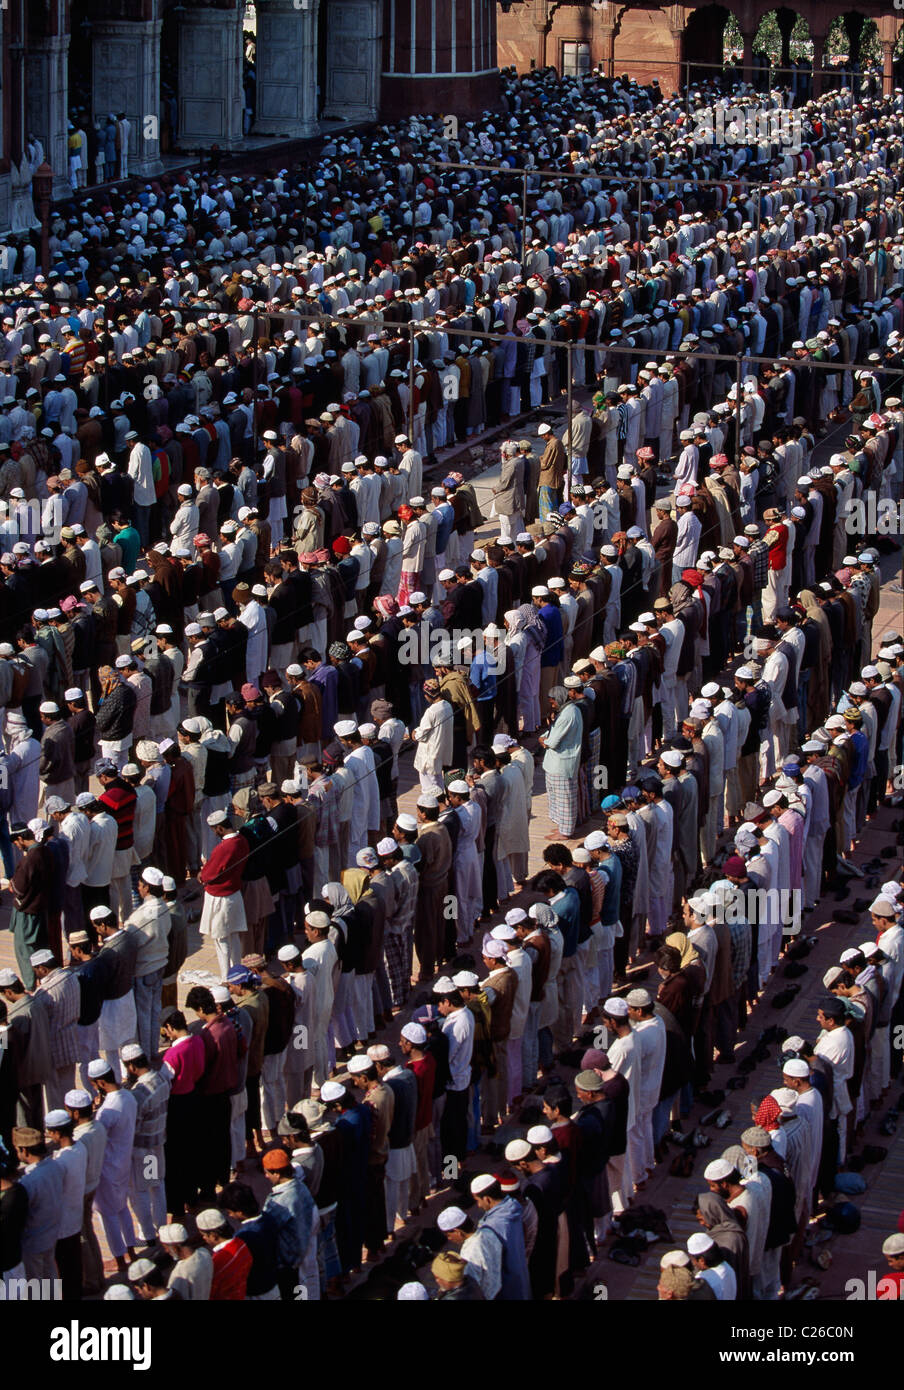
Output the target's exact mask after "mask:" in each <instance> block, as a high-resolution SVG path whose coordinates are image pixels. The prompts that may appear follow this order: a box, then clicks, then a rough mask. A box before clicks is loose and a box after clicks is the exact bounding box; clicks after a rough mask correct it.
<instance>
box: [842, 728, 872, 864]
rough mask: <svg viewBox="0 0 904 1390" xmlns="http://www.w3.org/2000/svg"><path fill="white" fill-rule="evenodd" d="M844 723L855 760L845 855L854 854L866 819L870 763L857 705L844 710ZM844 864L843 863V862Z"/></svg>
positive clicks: (849, 789)
mask: <svg viewBox="0 0 904 1390" xmlns="http://www.w3.org/2000/svg"><path fill="white" fill-rule="evenodd" d="M843 713H844V722H845V724H846V725H847V731H848V733H849V734H850V736H851V737H850V742H851V747H852V748H853V749H854V759H853V763H852V765H851V775H850V777H849V778H848V784H847V791H846V792H845V794H844V839H845V845H844V849H845V855H846V856H847V855H848V854H853V852H854V836H855V835H856V834H857V833H858V832H859V830H860V828H861V826H862V825H863V822H864V819H865V817H866V788H867V783H866V768H867V764H868V761H869V739H868V738H867V736H866V734H865V733H864V732H863V715H862V714H861V713H860V710H859V709H858V708H857V707H856V705H852V706H851V707H850V709H846V710H844V712H843ZM842 862H843V861H842Z"/></svg>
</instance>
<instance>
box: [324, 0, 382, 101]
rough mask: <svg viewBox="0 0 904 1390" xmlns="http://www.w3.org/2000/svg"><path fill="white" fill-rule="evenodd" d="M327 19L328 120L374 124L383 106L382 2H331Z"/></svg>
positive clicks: (325, 99) (352, 0) (326, 92)
mask: <svg viewBox="0 0 904 1390" xmlns="http://www.w3.org/2000/svg"><path fill="white" fill-rule="evenodd" d="M324 18H325V19H326V22H327V24H328V26H329V27H328V30H327V35H326V79H325V84H324V85H325V91H324V101H323V115H324V117H326V118H327V119H335V120H357V121H375V120H376V119H377V109H378V107H379V104H380V58H381V50H382V41H383V7H382V4H381V3H380V0H331V3H330V5H329V6H328V7H327V8H326V10H325V11H324V12H323V14H322V15H321V22H323V19H324Z"/></svg>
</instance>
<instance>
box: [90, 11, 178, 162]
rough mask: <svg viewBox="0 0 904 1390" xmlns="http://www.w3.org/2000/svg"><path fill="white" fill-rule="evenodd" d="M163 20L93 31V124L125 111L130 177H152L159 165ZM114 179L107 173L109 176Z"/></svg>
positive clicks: (107, 24) (109, 24)
mask: <svg viewBox="0 0 904 1390" xmlns="http://www.w3.org/2000/svg"><path fill="white" fill-rule="evenodd" d="M161 27H162V21H161V20H159V19H158V20H150V21H147V22H144V23H133V22H131V21H129V20H119V21H115V20H104V21H101V22H99V23H97V24H95V25H93V27H92V35H93V40H94V51H93V63H92V68H91V111H92V115H93V117H94V120H95V123H96V122H98V121H100V122H101V123H103V121H104V118H105V117H106V116H107V115H109V114H111V113H112V114H113V115H114V116H118V115H119V113H120V111H124V112H125V113H126V116H127V118H128V121H129V124H130V125H131V127H132V129H131V131H130V133H129V164H128V169H129V173H130V174H132V173H134V174H140V175H141V176H142V177H144V178H150V177H152V176H153V175H155V174H159V173H160V172H161V170H162V169H163V165H162V163H161V161H160V30H161ZM110 176H111V175H110V174H109V173H108V174H107V177H110Z"/></svg>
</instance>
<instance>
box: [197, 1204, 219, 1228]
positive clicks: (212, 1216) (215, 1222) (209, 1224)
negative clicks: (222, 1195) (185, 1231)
mask: <svg viewBox="0 0 904 1390" xmlns="http://www.w3.org/2000/svg"><path fill="white" fill-rule="evenodd" d="M195 1225H196V1226H197V1228H198V1230H199V1231H219V1230H220V1228H221V1227H223V1226H225V1225H226V1217H225V1216H224V1215H223V1213H222V1212H221V1211H218V1210H217V1208H216V1207H206V1208H205V1210H204V1211H199V1212H198V1215H197V1216H196V1217H195Z"/></svg>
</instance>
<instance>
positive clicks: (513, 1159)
mask: <svg viewBox="0 0 904 1390" xmlns="http://www.w3.org/2000/svg"><path fill="white" fill-rule="evenodd" d="M530 1151H531V1146H530V1144H529V1143H528V1142H527V1140H526V1139H512V1140H510V1142H509V1143H508V1144H506V1146H505V1157H506V1159H507V1160H508V1162H509V1163H519V1162H520V1161H521V1160H522V1159H524V1158H528V1157H529V1156H530Z"/></svg>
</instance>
